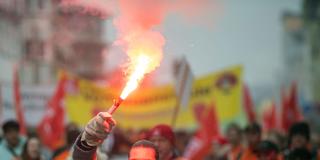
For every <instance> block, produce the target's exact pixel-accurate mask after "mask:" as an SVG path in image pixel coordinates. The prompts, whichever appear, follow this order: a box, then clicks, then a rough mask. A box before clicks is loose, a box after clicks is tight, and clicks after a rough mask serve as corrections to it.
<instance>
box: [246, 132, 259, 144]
mask: <svg viewBox="0 0 320 160" xmlns="http://www.w3.org/2000/svg"><path fill="white" fill-rule="evenodd" d="M246 137H247V141H248V144H249V146H251V147H256V146H257V145H258V144H259V142H260V140H261V134H260V133H254V132H249V133H247V134H246Z"/></svg>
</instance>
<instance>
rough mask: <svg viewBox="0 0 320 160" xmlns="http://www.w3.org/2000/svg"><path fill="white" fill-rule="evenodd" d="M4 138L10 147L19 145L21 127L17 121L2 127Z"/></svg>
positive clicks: (6, 123)
mask: <svg viewBox="0 0 320 160" xmlns="http://www.w3.org/2000/svg"><path fill="white" fill-rule="evenodd" d="M2 131H3V136H4V138H5V140H6V141H7V143H8V145H10V146H11V147H15V146H17V145H18V144H19V131H20V125H19V123H18V122H16V121H15V120H9V121H7V122H5V123H4V124H3V126H2Z"/></svg>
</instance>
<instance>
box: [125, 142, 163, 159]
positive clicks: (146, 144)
mask: <svg viewBox="0 0 320 160" xmlns="http://www.w3.org/2000/svg"><path fill="white" fill-rule="evenodd" d="M134 147H144V148H152V149H153V150H154V151H155V158H156V160H159V151H158V148H157V147H156V146H155V145H154V144H153V143H152V142H151V141H148V140H145V139H143V140H139V141H137V142H135V143H134V144H133V145H132V147H131V149H132V148H134Z"/></svg>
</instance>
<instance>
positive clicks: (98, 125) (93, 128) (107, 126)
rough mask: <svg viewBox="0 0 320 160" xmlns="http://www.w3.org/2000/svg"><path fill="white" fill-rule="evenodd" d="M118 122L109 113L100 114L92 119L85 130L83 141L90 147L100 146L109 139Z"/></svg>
mask: <svg viewBox="0 0 320 160" xmlns="http://www.w3.org/2000/svg"><path fill="white" fill-rule="evenodd" d="M115 125H116V121H115V120H114V119H113V118H112V115H110V114H109V113H108V112H100V113H98V114H97V115H96V116H95V117H94V118H92V119H91V120H90V121H89V122H88V124H87V125H86V126H85V128H84V132H83V133H82V136H81V141H85V142H86V143H87V144H88V145H90V146H98V145H99V144H101V143H102V142H103V140H104V139H105V138H107V136H108V134H109V133H110V132H111V130H112V128H113V127H114V126H115Z"/></svg>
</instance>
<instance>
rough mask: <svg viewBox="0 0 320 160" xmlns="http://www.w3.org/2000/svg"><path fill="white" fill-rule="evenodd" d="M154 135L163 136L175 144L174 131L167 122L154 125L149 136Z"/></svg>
mask: <svg viewBox="0 0 320 160" xmlns="http://www.w3.org/2000/svg"><path fill="white" fill-rule="evenodd" d="M152 136H162V137H164V138H166V139H167V140H169V141H170V143H171V144H174V133H173V131H172V128H171V127H170V126H168V125H165V124H159V125H157V126H155V127H153V128H152V129H151V130H150V131H149V134H148V136H147V138H148V139H150V138H151V137H152Z"/></svg>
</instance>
